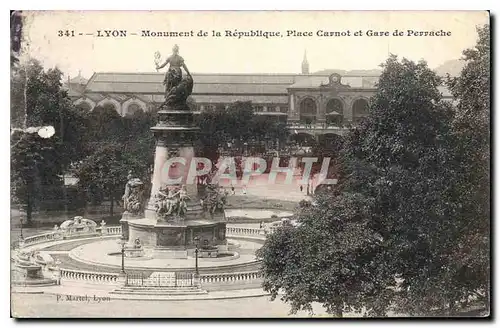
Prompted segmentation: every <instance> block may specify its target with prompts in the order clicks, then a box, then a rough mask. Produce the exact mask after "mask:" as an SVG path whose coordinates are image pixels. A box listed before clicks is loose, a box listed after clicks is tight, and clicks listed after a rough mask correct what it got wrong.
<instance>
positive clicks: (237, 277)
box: [200, 271, 262, 285]
mask: <svg viewBox="0 0 500 328" xmlns="http://www.w3.org/2000/svg"><path fill="white" fill-rule="evenodd" d="M261 277H262V276H261V274H260V272H259V271H251V272H235V273H233V272H231V273H208V274H202V275H200V283H201V284H202V285H203V284H221V283H222V284H223V283H231V282H238V281H248V280H256V279H260V278H261Z"/></svg>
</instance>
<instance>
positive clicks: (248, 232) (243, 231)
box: [226, 227, 264, 236]
mask: <svg viewBox="0 0 500 328" xmlns="http://www.w3.org/2000/svg"><path fill="white" fill-rule="evenodd" d="M262 234H264V229H260V228H242V227H226V235H233V236H234V235H238V236H260V235H262Z"/></svg>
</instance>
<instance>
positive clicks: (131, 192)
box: [122, 172, 144, 214]
mask: <svg viewBox="0 0 500 328" xmlns="http://www.w3.org/2000/svg"><path fill="white" fill-rule="evenodd" d="M127 179H128V181H127V184H126V185H125V193H124V194H123V197H122V199H123V209H124V210H125V211H128V212H129V213H132V214H141V212H142V210H143V204H144V184H143V183H142V181H141V180H140V179H138V178H134V177H133V175H132V172H129V174H128V176H127Z"/></svg>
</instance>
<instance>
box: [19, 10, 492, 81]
mask: <svg viewBox="0 0 500 328" xmlns="http://www.w3.org/2000/svg"><path fill="white" fill-rule="evenodd" d="M488 22H489V16H488V13H487V12H485V11H475V12H472V11H441V12H438V11H420V12H411V11H407V12H395V11H392V12H389V11H364V12H360V11H340V12H320V11H309V12H302V11H295V12H283V11H281V12H271V11H268V12H258V11H255V12H210V11H199V12H193V11H191V12H168V11H155V12H148V11H79V12H77V11H73V12H68V11H56V12H54V11H53V12H51V11H46V12H27V13H26V23H25V27H24V31H23V33H24V41H25V42H24V45H25V51H24V57H23V59H26V58H28V57H32V58H37V59H39V60H41V61H42V62H43V64H44V66H45V67H47V68H48V67H53V66H58V67H59V68H60V69H61V70H62V71H63V72H64V73H65V75H66V74H69V75H70V76H71V77H74V76H76V75H78V73H79V72H80V71H81V74H82V76H84V77H86V78H89V77H90V76H91V75H92V74H93V73H94V72H155V71H156V70H155V64H154V54H155V52H156V51H159V52H160V53H161V58H162V59H165V58H166V57H167V56H168V55H169V54H170V53H171V49H172V46H173V45H174V44H178V45H179V47H180V55H181V56H182V57H183V58H184V60H185V62H186V64H187V66H188V68H189V70H190V71H191V72H194V73H300V71H301V63H302V59H303V57H304V52H305V51H307V58H308V61H309V65H310V71H311V72H315V71H320V70H324V69H342V70H354V69H376V68H378V67H379V65H380V63H382V62H383V61H385V59H386V58H387V56H388V54H389V53H393V54H396V55H398V56H400V57H406V58H408V59H411V60H415V61H418V60H420V59H425V60H426V61H427V62H428V64H429V66H430V67H432V68H434V67H437V66H439V65H441V64H443V63H444V62H446V61H448V60H453V59H458V58H460V57H461V53H462V51H463V50H464V49H466V48H470V47H473V46H474V45H475V43H476V39H477V34H476V26H479V25H483V24H487V23H488ZM115 29H116V30H122V31H126V33H127V36H126V37H116V38H113V37H98V36H97V33H98V31H99V30H100V31H101V34H103V35H105V32H104V30H115ZM396 29H397V30H398V31H401V32H402V33H403V36H393V32H394V30H396ZM145 30H149V31H158V32H188V33H190V32H191V31H193V33H194V37H142V36H141V33H142V31H145ZM200 30H203V31H206V32H207V33H208V36H207V37H197V36H196V34H197V33H198V32H199V31H200ZM226 30H230V31H233V32H234V31H235V30H238V31H250V30H261V31H268V32H279V33H281V35H280V36H277V37H269V38H264V37H253V38H248V37H243V38H240V39H238V38H237V37H234V36H226V35H225V31H226ZM369 30H372V31H379V32H380V31H382V32H388V33H389V36H368V35H367V32H368V31H369ZM408 30H413V31H440V30H443V31H444V32H449V33H450V34H451V35H450V36H408V35H407V34H408ZM58 31H63V36H62V37H61V36H58ZM66 31H68V32H67V33H66ZM72 31H74V33H75V36H74V37H73V36H65V35H64V34H68V35H71V34H72V33H73V32H72ZM212 31H219V32H221V36H220V37H213V36H212V33H213V32H212ZM287 31H295V33H294V34H295V36H293V35H290V36H288V35H287V33H288V32H287ZM318 31H324V32H343V33H344V34H347V33H349V34H350V35H349V36H337V37H335V36H318V35H317V33H318ZM358 31H360V32H361V33H362V35H361V36H354V34H355V33H356V32H358ZM299 32H305V33H312V36H310V35H306V36H296V35H297V34H299ZM324 32H323V34H324ZM80 33H82V34H83V35H80ZM132 33H136V34H137V35H132ZM320 33H322V32H320ZM86 34H89V35H86ZM90 34H92V35H90Z"/></svg>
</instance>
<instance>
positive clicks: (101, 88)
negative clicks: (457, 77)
mask: <svg viewBox="0 0 500 328" xmlns="http://www.w3.org/2000/svg"><path fill="white" fill-rule="evenodd" d="M164 76H165V73H164V72H145V73H140V72H136V73H113V72H111V73H106V72H97V73H94V74H93V75H92V77H91V78H90V80H89V81H88V82H87V85H86V87H85V94H86V95H89V94H122V95H127V94H136V95H138V96H139V95H141V94H143V95H155V94H156V95H162V94H163V93H164V85H163V80H164ZM192 76H193V79H194V87H193V94H192V95H193V97H194V98H195V99H196V101H197V102H205V103H218V102H227V97H225V98H220V99H218V97H219V95H220V97H222V96H228V95H232V97H231V99H232V98H234V100H233V101H252V102H256V103H287V102H288V100H287V99H286V95H287V93H288V91H287V89H288V88H317V87H319V86H321V85H322V84H323V85H325V84H328V76H329V75H328V74H325V73H324V74H203V73H193V74H192ZM377 81H378V77H377V76H352V75H351V76H345V75H344V76H342V78H341V82H342V84H344V85H349V86H350V87H352V88H362V89H373V88H375V87H376V82H377ZM439 89H440V91H441V93H442V94H443V96H444V97H450V96H451V94H450V92H449V91H448V90H447V89H446V87H444V86H443V87H439ZM89 98H90V97H89ZM96 100H97V99H96Z"/></svg>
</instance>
